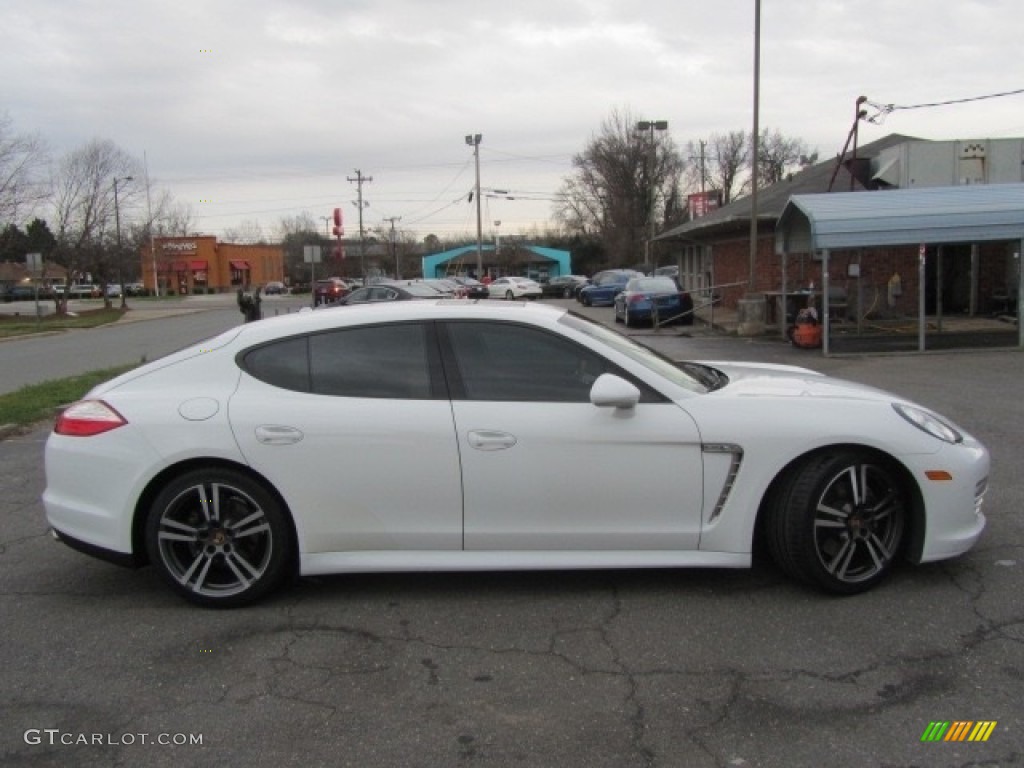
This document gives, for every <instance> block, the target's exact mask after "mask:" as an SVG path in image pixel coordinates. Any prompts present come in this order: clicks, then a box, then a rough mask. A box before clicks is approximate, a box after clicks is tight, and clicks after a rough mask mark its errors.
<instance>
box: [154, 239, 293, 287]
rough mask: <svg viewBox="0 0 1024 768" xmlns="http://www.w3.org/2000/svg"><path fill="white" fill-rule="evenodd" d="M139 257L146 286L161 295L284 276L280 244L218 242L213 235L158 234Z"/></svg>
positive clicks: (235, 285) (262, 283)
mask: <svg viewBox="0 0 1024 768" xmlns="http://www.w3.org/2000/svg"><path fill="white" fill-rule="evenodd" d="M140 258H141V266H142V282H143V284H144V285H145V287H146V290H147V291H150V292H152V291H153V289H154V287H157V288H158V289H159V292H160V295H161V296H167V295H187V294H193V293H225V292H228V291H236V290H238V289H239V288H244V287H247V286H257V285H265V284H266V283H269V282H271V281H283V280H284V250H283V249H282V248H281V246H279V245H242V244H239V243H218V242H217V238H216V237H214V236H213V235H195V236H188V237H157V238H154V240H153V243H152V245H151V246H150V245H146V246H145V247H143V249H142V252H141V253H140ZM154 276H155V278H156V279H155V280H154Z"/></svg>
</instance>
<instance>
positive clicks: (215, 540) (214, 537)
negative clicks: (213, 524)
mask: <svg viewBox="0 0 1024 768" xmlns="http://www.w3.org/2000/svg"><path fill="white" fill-rule="evenodd" d="M227 540H228V536H227V534H226V533H225V532H224V529H223V528H218V529H217V530H216V531H213V532H211V533H210V543H211V544H213V545H214V546H215V547H222V546H224V544H225V543H227Z"/></svg>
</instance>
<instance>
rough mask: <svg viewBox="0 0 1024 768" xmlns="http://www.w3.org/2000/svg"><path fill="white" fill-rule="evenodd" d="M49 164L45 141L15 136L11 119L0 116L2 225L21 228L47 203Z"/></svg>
mask: <svg viewBox="0 0 1024 768" xmlns="http://www.w3.org/2000/svg"><path fill="white" fill-rule="evenodd" d="M47 161H48V156H47V150H46V144H45V142H44V141H43V140H42V138H40V137H39V136H36V135H27V134H16V133H14V131H13V130H12V128H11V121H10V118H8V117H7V116H6V115H0V225H6V224H16V225H17V224H20V223H21V221H22V220H25V219H28V218H29V217H30V216H32V215H33V214H34V213H35V210H36V208H37V206H38V205H39V204H40V203H41V202H43V201H44V200H45V199H46V197H47V194H48V190H47V185H46V180H45V177H44V173H43V170H44V168H45V166H46V163H47Z"/></svg>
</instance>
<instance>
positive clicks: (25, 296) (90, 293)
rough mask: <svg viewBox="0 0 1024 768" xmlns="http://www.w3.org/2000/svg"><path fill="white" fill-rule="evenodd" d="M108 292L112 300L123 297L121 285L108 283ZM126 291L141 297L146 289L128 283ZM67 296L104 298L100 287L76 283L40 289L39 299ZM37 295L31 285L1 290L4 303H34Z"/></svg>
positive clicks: (46, 286) (42, 286)
mask: <svg viewBox="0 0 1024 768" xmlns="http://www.w3.org/2000/svg"><path fill="white" fill-rule="evenodd" d="M106 291H107V296H108V297H110V298H120V297H121V293H122V289H121V285H120V283H108V284H107V288H106ZM124 291H125V292H126V293H127V295H128V296H141V295H142V294H144V293H145V287H144V286H143V285H142V283H128V284H127V285H126V286H125V287H124ZM65 294H67V295H68V297H69V298H72V299H98V298H100V297H101V296H103V290H102V289H101V288H100V286H98V285H95V284H90V283H74V284H72V285H71V287H70V288H69V287H67V286H65V285H61V284H57V285H40V286H39V287H38V296H39V298H40V299H44V300H47V301H49V300H52V299H53V298H54V297H55V296H63V295H65ZM36 295H37V292H36V286H35V285H33V284H31V283H17V284H15V285H12V286H8V287H7V288H0V297H2V298H3V300H4V301H32V300H34V299H35V298H36Z"/></svg>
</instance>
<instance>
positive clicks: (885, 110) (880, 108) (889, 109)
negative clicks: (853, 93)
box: [865, 88, 1024, 125]
mask: <svg viewBox="0 0 1024 768" xmlns="http://www.w3.org/2000/svg"><path fill="white" fill-rule="evenodd" d="M1022 93H1024V88H1018V89H1016V90H1013V91H1003V92H1002V93H989V94H986V95H984V96H968V97H967V98H963V99H948V100H947V101H932V102H928V103H926V104H909V105H897V104H877V103H875V102H873V101H865V103H866V104H867V105H868V106H870V107H871V108H873V109H875V110H877V112H876V114H874V115H871V116H870V117H867V118H865V119H866V120H867V121H868V122H869V123H875V124H876V125H880V124H881V123H882V122H884V120H885V118H886V117H888V116H889V115H890V114H891V113H893V112H896V111H897V110H901V109H902V110H907V109H927V108H930V107H948V106H950V105H952V104H967V103H969V102H972V101H984V100H986V99H998V98H1002V97H1003V96H1017V95H1019V94H1022Z"/></svg>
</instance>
